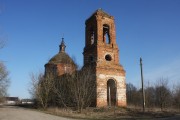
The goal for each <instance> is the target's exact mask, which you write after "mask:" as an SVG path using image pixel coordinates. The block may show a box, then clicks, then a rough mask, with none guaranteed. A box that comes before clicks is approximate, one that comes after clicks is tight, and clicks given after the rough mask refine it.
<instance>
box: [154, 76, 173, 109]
mask: <svg viewBox="0 0 180 120" xmlns="http://www.w3.org/2000/svg"><path fill="white" fill-rule="evenodd" d="M167 85H168V79H164V78H161V79H159V80H158V81H157V83H156V86H155V95H156V105H157V106H159V107H160V108H161V110H163V109H164V108H165V107H167V106H168V105H169V104H170V103H171V102H170V101H171V92H170V90H169V88H168V86H167Z"/></svg>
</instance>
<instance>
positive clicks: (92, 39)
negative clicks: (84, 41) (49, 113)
mask: <svg viewBox="0 0 180 120" xmlns="http://www.w3.org/2000/svg"><path fill="white" fill-rule="evenodd" d="M92 44H94V31H93V30H92V31H91V45H92Z"/></svg>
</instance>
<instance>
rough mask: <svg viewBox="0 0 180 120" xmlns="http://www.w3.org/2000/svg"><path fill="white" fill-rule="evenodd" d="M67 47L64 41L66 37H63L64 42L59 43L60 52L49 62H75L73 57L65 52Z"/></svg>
mask: <svg viewBox="0 0 180 120" xmlns="http://www.w3.org/2000/svg"><path fill="white" fill-rule="evenodd" d="M65 48H66V45H65V43H64V38H62V42H61V44H60V45H59V53H58V54H56V55H55V56H54V57H52V58H51V59H50V60H49V62H48V63H49V64H59V63H63V64H74V62H73V60H72V59H71V57H69V55H68V54H67V53H66V52H65Z"/></svg>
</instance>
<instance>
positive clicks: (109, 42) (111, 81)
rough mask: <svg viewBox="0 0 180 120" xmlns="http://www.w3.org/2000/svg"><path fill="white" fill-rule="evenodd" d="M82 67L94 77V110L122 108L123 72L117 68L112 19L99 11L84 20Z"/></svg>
mask: <svg viewBox="0 0 180 120" xmlns="http://www.w3.org/2000/svg"><path fill="white" fill-rule="evenodd" d="M85 29H86V41H85V48H84V52H83V54H84V67H86V66H88V65H91V66H93V68H94V74H95V75H96V78H95V79H96V84H97V88H96V94H97V98H96V106H97V107H104V106H112V105H117V106H126V84H125V71H124V69H123V67H122V66H121V65H120V64H119V49H118V46H117V44H116V32H115V23H114V17H113V16H110V15H108V14H107V13H105V12H104V11H102V10H101V9H99V10H97V11H96V12H95V13H93V15H92V16H91V17H90V18H89V19H87V20H86V28H85Z"/></svg>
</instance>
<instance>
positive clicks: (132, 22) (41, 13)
mask: <svg viewBox="0 0 180 120" xmlns="http://www.w3.org/2000/svg"><path fill="white" fill-rule="evenodd" d="M99 8H102V9H103V10H104V11H105V12H107V13H108V14H110V15H112V16H114V18H115V25H116V41H117V44H118V46H119V53H120V54H119V55H120V64H122V65H123V67H124V69H125V70H126V82H127V83H132V84H134V85H135V86H136V87H140V85H141V78H140V63H139V59H140V57H142V59H143V73H144V80H145V82H146V83H147V82H148V81H149V82H150V83H152V84H154V83H155V82H156V81H157V80H158V79H160V78H162V77H163V78H166V79H168V81H169V84H170V85H174V84H179V83H180V82H179V80H180V0H0V39H3V40H5V41H6V44H5V47H4V48H3V49H1V50H0V60H1V61H3V62H4V64H5V65H6V66H7V69H8V70H9V72H10V75H9V78H10V80H11V85H10V86H9V89H8V93H9V96H17V97H19V98H30V97H31V96H30V94H29V92H28V88H29V87H30V73H38V72H40V71H41V72H44V64H46V63H47V62H48V60H49V59H50V58H51V57H53V56H54V55H55V54H57V53H58V51H59V44H60V42H61V38H62V37H64V40H65V44H66V46H67V47H66V52H67V53H68V54H69V55H70V56H71V57H74V58H75V59H76V62H77V63H78V64H79V65H80V66H83V54H82V53H83V48H84V46H85V20H86V19H87V18H89V17H90V16H91V15H92V13H93V12H95V11H96V10H97V9H99Z"/></svg>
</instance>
